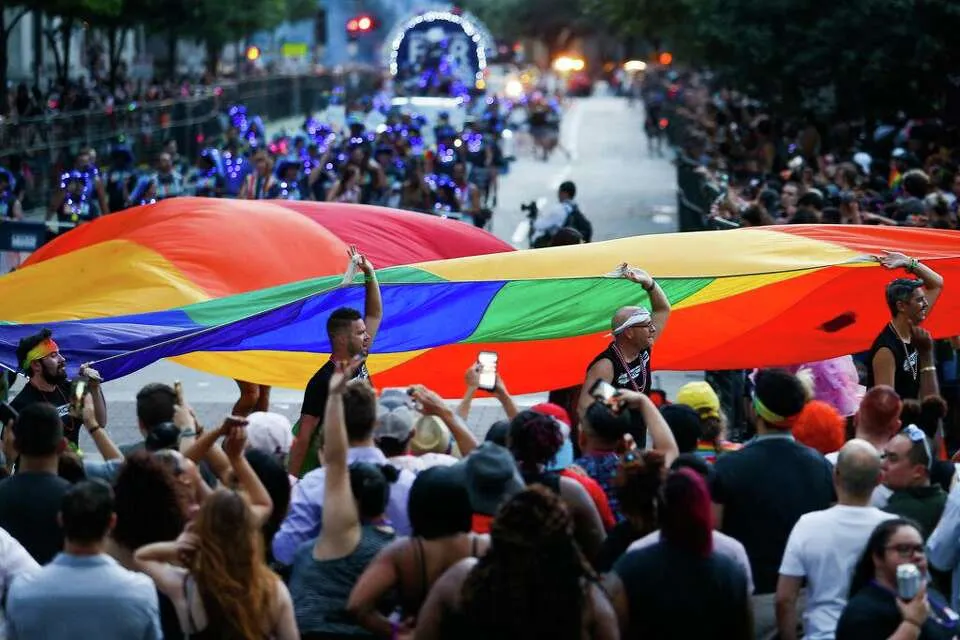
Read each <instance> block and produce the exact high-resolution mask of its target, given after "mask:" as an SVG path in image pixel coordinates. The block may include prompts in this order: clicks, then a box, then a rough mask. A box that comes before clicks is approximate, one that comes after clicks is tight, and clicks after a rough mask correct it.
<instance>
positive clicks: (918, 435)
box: [901, 424, 933, 469]
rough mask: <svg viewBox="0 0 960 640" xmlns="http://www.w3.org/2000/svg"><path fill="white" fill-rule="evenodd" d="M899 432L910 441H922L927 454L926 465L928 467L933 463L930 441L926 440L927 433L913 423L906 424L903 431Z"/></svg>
mask: <svg viewBox="0 0 960 640" xmlns="http://www.w3.org/2000/svg"><path fill="white" fill-rule="evenodd" d="M901 433H902V434H903V435H905V436H906V437H907V438H909V439H910V442H922V443H923V451H924V453H926V454H927V464H926V467H927V469H929V468H930V466H931V465H932V464H933V454H932V453H931V452H930V441H929V440H927V434H925V433H924V432H923V430H922V429H921V428H920V427H918V426H917V425H915V424H910V425H907V426H906V427H905V428H904V429H903V431H901Z"/></svg>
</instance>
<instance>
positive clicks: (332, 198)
mask: <svg viewBox="0 0 960 640" xmlns="http://www.w3.org/2000/svg"><path fill="white" fill-rule="evenodd" d="M361 193H362V190H361V187H360V170H359V169H357V167H356V166H355V165H352V164H348V165H344V167H343V169H341V170H340V178H338V179H337V181H336V182H334V183H333V186H332V187H330V191H328V192H327V202H346V203H349V204H359V203H360V198H361Z"/></svg>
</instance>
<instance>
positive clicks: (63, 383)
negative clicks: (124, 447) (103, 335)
mask: <svg viewBox="0 0 960 640" xmlns="http://www.w3.org/2000/svg"><path fill="white" fill-rule="evenodd" d="M17 360H18V361H19V362H20V368H21V371H22V372H23V373H24V374H25V375H26V376H27V384H26V385H24V387H23V389H21V390H20V393H18V394H17V397H16V398H14V399H13V401H12V402H11V403H10V405H11V406H12V407H13V408H14V409H15V410H17V411H22V410H23V409H24V408H25V407H26V406H28V405H31V404H33V403H35V402H46V403H47V404H51V405H53V406H54V407H56V409H57V413H58V414H59V415H60V418H61V419H62V420H63V431H64V435H65V437H66V438H67V439H68V440H69V441H70V442H71V443H72V444H73V446H74V447H76V446H77V440H78V438H79V437H80V417H79V415H78V416H76V417H74V416H73V415H71V412H70V406H71V404H70V382H69V379H68V378H67V361H66V360H65V359H64V357H63V356H62V355H60V347H59V346H57V343H56V342H54V340H53V336H52V334H51V333H50V330H49V329H44V330H42V331H41V332H40V333H37V334H34V335H32V336H27V337H26V338H23V339H22V340H20V344H19V345H17ZM79 375H80V376H81V377H85V378H86V379H87V388H88V389H89V390H90V393H91V394H92V395H93V406H94V409H95V414H96V417H97V424H98V425H99V426H100V427H106V426H107V404H106V401H105V400H104V398H103V390H102V389H101V388H100V381H101V378H100V374H99V373H98V372H97V371H96V369H93V368H92V367H90V365H87V364H83V365H80V373H79Z"/></svg>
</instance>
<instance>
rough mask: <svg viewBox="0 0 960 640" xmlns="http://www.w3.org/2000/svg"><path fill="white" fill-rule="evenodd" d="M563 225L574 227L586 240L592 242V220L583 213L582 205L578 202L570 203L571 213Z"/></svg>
mask: <svg viewBox="0 0 960 640" xmlns="http://www.w3.org/2000/svg"><path fill="white" fill-rule="evenodd" d="M563 226H565V227H573V228H574V229H576V230H577V231H579V232H580V235H582V236H583V239H584V241H585V242H590V240H591V238H593V225H592V224H590V221H589V220H587V217H586V216H585V215H583V213H582V212H581V211H580V207H578V206H577V205H576V204H571V205H570V210H569V213H567V219H566V220H564V222H563Z"/></svg>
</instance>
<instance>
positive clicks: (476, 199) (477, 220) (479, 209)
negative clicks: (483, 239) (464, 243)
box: [453, 162, 491, 228]
mask: <svg viewBox="0 0 960 640" xmlns="http://www.w3.org/2000/svg"><path fill="white" fill-rule="evenodd" d="M453 183H454V185H455V186H456V194H457V198H459V200H460V212H461V213H462V214H463V215H464V216H469V221H471V222H473V224H474V225H475V226H477V227H480V228H483V227H485V226H486V224H487V222H489V221H490V218H491V213H490V211H489V210H484V209H483V206H482V204H481V201H480V189H479V188H477V185H475V184H473V183H472V182H470V181H469V180H468V179H467V166H466V165H465V164H464V163H462V162H457V163H456V164H455V165H453Z"/></svg>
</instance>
